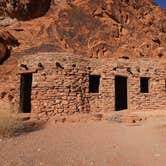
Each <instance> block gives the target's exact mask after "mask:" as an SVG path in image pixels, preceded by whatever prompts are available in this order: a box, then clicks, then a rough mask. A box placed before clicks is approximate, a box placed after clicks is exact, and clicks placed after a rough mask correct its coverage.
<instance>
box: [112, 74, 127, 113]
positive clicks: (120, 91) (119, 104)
mask: <svg viewBox="0 0 166 166" xmlns="http://www.w3.org/2000/svg"><path fill="white" fill-rule="evenodd" d="M127 108H128V98H127V77H124V76H115V110H116V111H121V110H124V109H127Z"/></svg>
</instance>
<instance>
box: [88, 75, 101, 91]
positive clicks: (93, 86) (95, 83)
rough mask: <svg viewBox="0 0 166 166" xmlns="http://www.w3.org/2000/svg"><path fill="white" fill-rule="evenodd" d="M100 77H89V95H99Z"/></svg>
mask: <svg viewBox="0 0 166 166" xmlns="http://www.w3.org/2000/svg"><path fill="white" fill-rule="evenodd" d="M99 87H100V75H90V76H89V93H99Z"/></svg>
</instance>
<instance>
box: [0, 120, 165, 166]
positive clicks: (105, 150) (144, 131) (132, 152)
mask: <svg viewBox="0 0 166 166" xmlns="http://www.w3.org/2000/svg"><path fill="white" fill-rule="evenodd" d="M0 165H1V166H165V165H166V117H165V118H164V117H163V118H161V117H160V118H151V119H150V120H147V121H144V122H143V123H141V124H140V125H138V126H130V125H126V124H121V123H113V122H110V121H101V122H86V123H81V122H80V123H64V124H56V125H48V126H46V127H45V128H44V129H42V130H38V131H35V132H32V133H28V134H25V135H22V136H19V137H15V138H10V139H5V140H1V141H0Z"/></svg>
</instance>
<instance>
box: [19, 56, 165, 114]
mask: <svg viewBox="0 0 166 166" xmlns="http://www.w3.org/2000/svg"><path fill="white" fill-rule="evenodd" d="M21 64H24V65H26V66H27V68H28V69H24V68H22V67H21ZM27 72H29V73H33V81H32V96H31V103H32V113H35V114H37V115H39V116H40V117H51V116H56V115H67V114H74V113H76V112H80V113H88V112H92V113H93V112H110V111H115V76H126V77H127V92H128V109H131V110H146V109H148V110H152V109H164V108H165V106H166V103H165V101H166V87H165V86H166V85H165V76H166V74H165V67H164V65H161V64H160V63H158V62H154V61H149V60H139V61H138V60H137V61H136V60H129V59H122V58H120V59H118V58H110V59H93V58H92V59H88V58H85V57H83V56H72V55H66V54H65V53H40V54H35V55H29V56H26V57H23V58H22V60H21V61H20V62H19V66H18V73H19V74H23V73H27ZM89 75H99V76H100V86H99V93H89ZM140 77H148V78H149V93H141V92H140ZM18 93H19V88H18ZM18 104H19V103H18Z"/></svg>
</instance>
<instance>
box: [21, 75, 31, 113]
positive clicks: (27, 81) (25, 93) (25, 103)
mask: <svg viewBox="0 0 166 166" xmlns="http://www.w3.org/2000/svg"><path fill="white" fill-rule="evenodd" d="M31 91H32V73H28V74H21V78H20V112H22V113H30V112H31Z"/></svg>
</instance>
